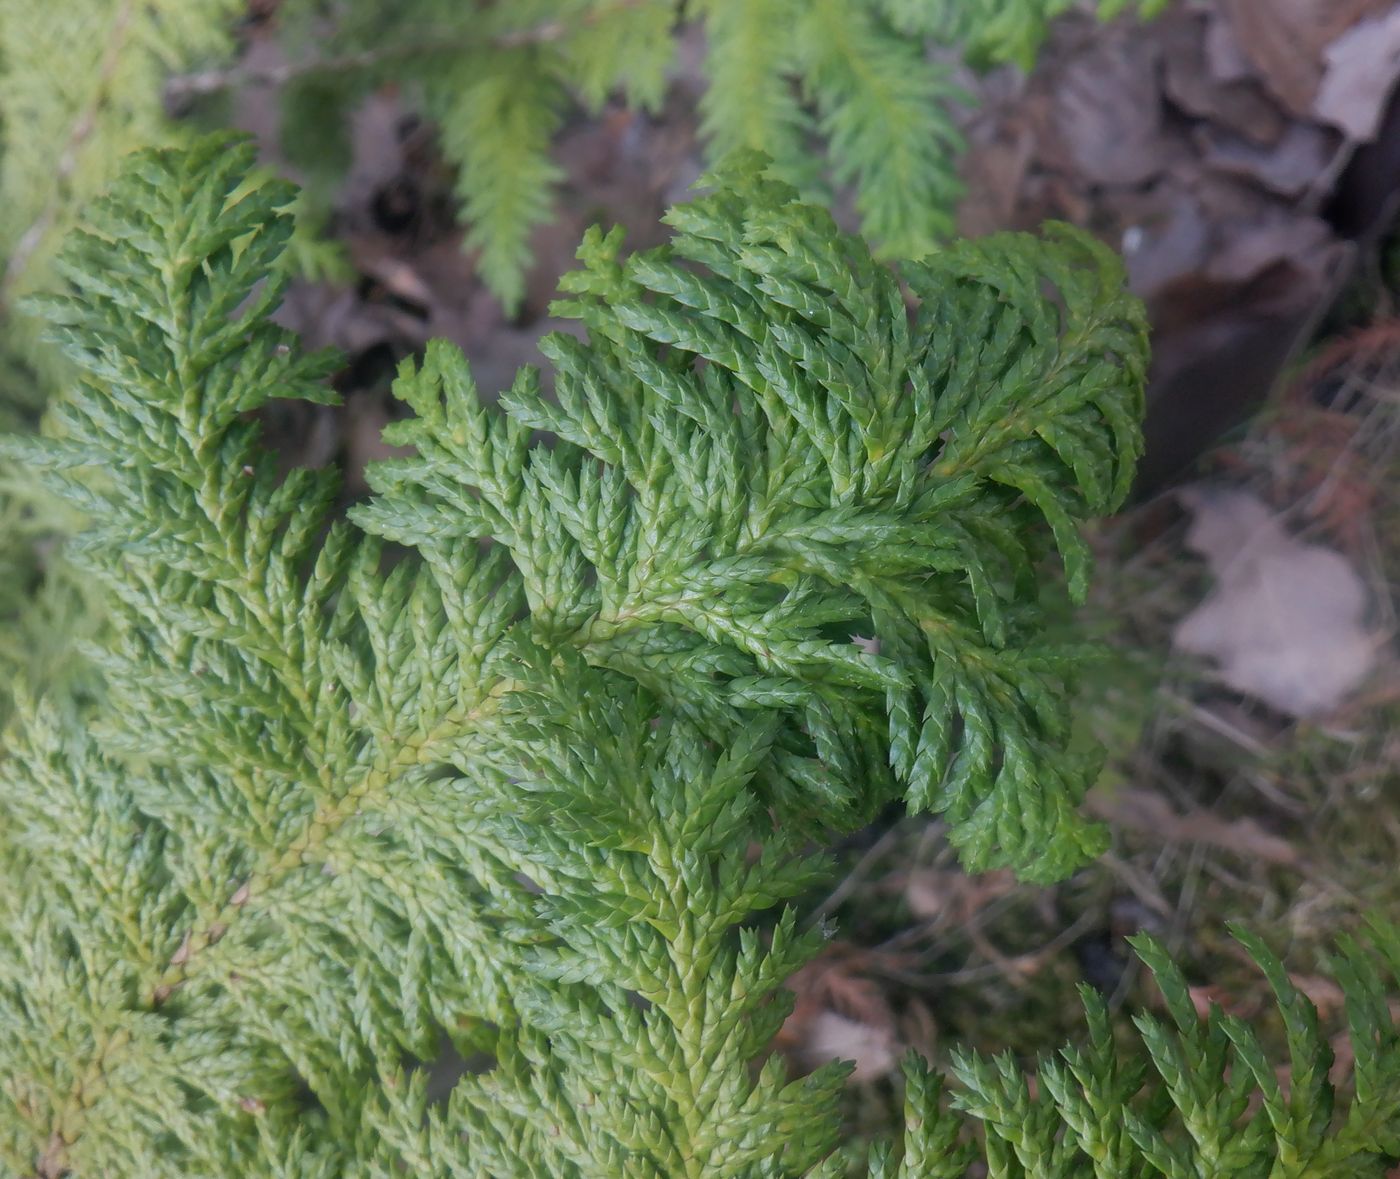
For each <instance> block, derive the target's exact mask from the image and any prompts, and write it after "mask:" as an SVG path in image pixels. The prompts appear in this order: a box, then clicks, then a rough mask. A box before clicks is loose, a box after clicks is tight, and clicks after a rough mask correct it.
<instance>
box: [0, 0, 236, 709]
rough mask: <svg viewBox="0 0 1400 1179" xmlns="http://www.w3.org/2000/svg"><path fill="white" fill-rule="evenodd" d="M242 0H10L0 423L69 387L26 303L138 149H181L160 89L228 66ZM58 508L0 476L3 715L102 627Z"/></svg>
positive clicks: (72, 668)
mask: <svg viewBox="0 0 1400 1179" xmlns="http://www.w3.org/2000/svg"><path fill="white" fill-rule="evenodd" d="M237 9H238V4H237V2H236V0H141V2H139V3H138V2H137V0H62V2H61V3H44V2H41V0H0V429H5V430H13V429H17V428H20V427H28V426H32V425H33V424H34V422H35V421H36V419H37V417H38V414H39V412H40V410H41V409H42V408H43V406H44V404H45V402H46V401H47V400H48V398H49V395H50V393H51V391H52V390H53V389H54V388H55V387H56V386H57V384H58V383H59V381H60V379H61V378H60V374H61V365H59V364H58V363H56V360H57V358H56V357H55V356H54V354H53V353H52V351H51V350H46V349H43V348H41V347H40V346H39V342H38V331H37V327H36V325H35V323H34V322H33V321H32V320H31V319H30V318H29V317H28V316H25V315H22V314H19V313H17V310H16V307H15V302H16V300H17V299H18V298H19V297H21V296H22V295H24V294H25V293H26V292H28V291H31V290H35V289H39V288H41V287H42V286H43V285H44V284H45V283H46V282H48V281H50V279H51V273H50V270H49V266H50V262H51V260H52V256H53V254H54V251H55V250H56V248H57V246H58V243H59V242H60V241H62V239H63V236H64V234H66V233H67V231H68V229H69V228H70V227H71V225H72V222H73V218H74V216H75V214H76V212H77V210H78V209H79V208H80V207H81V206H82V205H84V204H85V203H86V202H87V201H89V200H91V199H92V198H93V197H94V196H96V195H97V194H98V193H99V192H101V191H102V189H103V188H105V187H106V185H107V184H108V183H110V181H111V180H112V178H113V177H114V176H115V174H116V172H117V170H118V167H119V162H120V161H121V160H122V159H123V158H124V157H125V156H126V155H127V154H128V153H129V152H131V151H132V150H134V149H136V148H140V147H147V146H150V145H155V144H164V143H170V142H173V141H175V139H176V138H177V137H178V129H177V128H176V127H175V126H174V125H172V124H171V123H170V121H169V120H168V119H167V118H166V116H165V111H164V109H163V107H162V102H161V88H162V85H163V83H164V81H165V78H166V76H167V75H168V74H169V73H170V72H172V71H175V70H182V69H188V68H191V67H192V66H194V65H197V64H199V63H201V62H206V61H209V60H218V59H220V58H222V57H223V56H224V55H225V54H226V53H227V51H228V48H229V37H228V31H229V25H230V23H231V21H232V17H233V14H234V12H235V11H236V10H237ZM54 515H55V509H54V507H53V506H52V505H51V504H49V503H46V502H45V501H44V499H43V497H42V496H39V495H38V494H37V493H36V491H35V489H34V488H33V486H32V485H31V484H30V482H29V481H27V480H26V479H24V478H23V477H22V476H21V475H20V474H19V473H18V472H16V471H14V470H12V469H10V468H8V467H3V468H0V622H2V623H3V626H4V632H5V633H4V636H3V639H0V717H4V716H7V715H8V712H9V708H10V703H11V701H10V695H11V693H12V692H13V691H14V688H15V686H16V683H17V682H24V683H27V684H29V685H30V686H31V687H34V688H38V687H40V686H42V685H44V684H48V683H52V682H55V681H57V680H61V679H63V678H64V677H67V676H70V675H74V674H79V670H78V661H77V660H76V659H75V658H74V657H73V653H72V645H73V642H74V640H76V639H78V638H80V637H81V636H82V635H83V634H85V633H87V632H88V631H90V630H91V629H92V628H93V627H94V626H95V625H96V619H97V617H98V616H97V615H95V614H93V613H92V612H91V611H90V610H89V609H87V607H88V605H89V604H90V603H88V602H87V597H88V595H87V594H86V593H85V592H84V589H83V588H82V587H81V586H79V585H78V584H77V583H76V582H75V581H74V580H73V579H72V578H70V577H69V576H68V575H67V573H66V571H65V570H64V567H63V564H62V560H61V558H60V556H59V554H58V553H57V551H56V550H54V549H52V548H51V547H50V546H48V545H47V544H46V548H48V551H44V552H40V551H38V550H37V549H36V545H39V544H41V543H45V538H46V537H51V536H53V534H54V533H55V532H56V531H57V529H55V528H54V527H53V524H54V521H53V516H54Z"/></svg>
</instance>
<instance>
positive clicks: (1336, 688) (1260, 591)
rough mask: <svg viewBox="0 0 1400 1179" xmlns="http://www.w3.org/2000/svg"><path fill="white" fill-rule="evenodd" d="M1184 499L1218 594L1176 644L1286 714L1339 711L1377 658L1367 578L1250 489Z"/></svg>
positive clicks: (1194, 491) (1189, 620) (1206, 490)
mask: <svg viewBox="0 0 1400 1179" xmlns="http://www.w3.org/2000/svg"><path fill="white" fill-rule="evenodd" d="M1181 499H1182V502H1183V503H1184V504H1185V506H1186V507H1187V508H1188V509H1189V510H1190V511H1191V512H1192V514H1193V516H1194V520H1193V523H1192V526H1191V529H1190V532H1189V533H1188V534H1187V538H1186V543H1187V546H1188V547H1189V548H1191V549H1192V550H1194V551H1195V552H1198V553H1200V554H1201V555H1202V556H1204V557H1205V559H1206V561H1207V562H1208V563H1209V565H1210V567H1211V570H1212V572H1213V573H1214V574H1215V577H1216V587H1215V589H1214V590H1213V591H1212V592H1211V594H1210V596H1209V597H1208V598H1207V599H1206V600H1205V601H1204V602H1203V603H1202V604H1201V605H1200V606H1198V607H1197V608H1196V609H1195V610H1193V611H1192V612H1191V613H1190V614H1189V615H1187V616H1186V617H1185V618H1183V619H1182V620H1181V622H1180V623H1179V624H1178V625H1177V628H1176V633H1175V636H1174V641H1175V644H1176V646H1177V647H1178V648H1180V649H1181V650H1183V651H1187V652H1190V653H1191V654H1194V655H1201V656H1205V657H1207V658H1210V659H1214V660H1215V661H1216V662H1218V663H1219V665H1220V674H1221V678H1222V680H1223V681H1224V682H1225V683H1226V684H1228V685H1229V686H1230V687H1232V688H1234V689H1235V690H1236V691H1239V692H1243V693H1245V694H1246V695H1249V696H1254V697H1256V698H1257V699H1259V700H1262V701H1264V702H1265V703H1266V704H1269V705H1271V706H1272V707H1274V708H1276V709H1278V710H1279V711H1280V712H1285V713H1288V714H1290V715H1293V716H1300V717H1301V716H1315V715H1318V714H1320V713H1325V712H1327V711H1329V710H1331V709H1333V708H1335V707H1336V706H1337V705H1338V704H1340V703H1341V702H1342V700H1343V699H1345V697H1346V696H1347V695H1348V693H1350V692H1351V691H1352V690H1353V689H1355V688H1356V687H1357V686H1358V685H1359V684H1360V683H1361V682H1362V680H1364V679H1365V678H1366V676H1367V674H1368V673H1369V672H1370V670H1371V668H1372V666H1373V665H1374V663H1375V658H1376V641H1375V639H1374V638H1373V636H1372V635H1371V634H1370V633H1369V632H1368V631H1367V629H1366V626H1365V622H1364V620H1365V613H1366V606H1367V595H1366V589H1365V586H1364V585H1363V583H1362V581H1361V578H1360V576H1359V575H1358V574H1357V572H1356V571H1355V570H1354V569H1353V568H1352V567H1351V565H1350V564H1348V562H1347V561H1346V560H1345V558H1343V557H1342V556H1341V555H1340V554H1339V553H1336V552H1333V551H1332V550H1331V549H1327V548H1323V547H1322V546H1320V545H1315V544H1305V543H1303V542H1302V541H1299V540H1297V539H1296V538H1294V537H1292V536H1290V535H1289V533H1288V532H1287V530H1286V529H1285V528H1284V526H1283V524H1282V522H1281V521H1280V520H1279V519H1278V517H1277V516H1275V515H1274V513H1273V512H1272V511H1271V510H1270V509H1269V507H1268V505H1267V504H1265V503H1264V502H1263V501H1262V500H1260V499H1259V498H1258V497H1257V496H1255V495H1253V494H1252V493H1250V492H1246V491H1240V490H1233V489H1225V488H1218V487H1203V486H1197V487H1192V488H1188V489H1186V490H1184V491H1183V492H1182V493H1181Z"/></svg>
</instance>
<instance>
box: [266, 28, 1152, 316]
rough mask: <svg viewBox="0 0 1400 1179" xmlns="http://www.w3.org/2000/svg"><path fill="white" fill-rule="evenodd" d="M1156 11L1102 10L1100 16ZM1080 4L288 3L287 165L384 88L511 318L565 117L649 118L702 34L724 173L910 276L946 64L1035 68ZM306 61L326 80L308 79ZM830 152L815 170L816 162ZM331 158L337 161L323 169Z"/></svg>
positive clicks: (939, 206)
mask: <svg viewBox="0 0 1400 1179" xmlns="http://www.w3.org/2000/svg"><path fill="white" fill-rule="evenodd" d="M1130 4H1132V6H1133V7H1135V8H1138V9H1140V10H1141V11H1143V12H1147V13H1150V12H1151V11H1153V10H1155V9H1158V8H1160V7H1161V6H1162V4H1161V0H1135V2H1134V0H1101V2H1100V3H1099V4H1098V6H1097V7H1098V10H1099V12H1100V13H1101V14H1102V15H1104V16H1108V15H1111V14H1113V13H1115V12H1117V11H1119V10H1122V9H1123V8H1126V7H1129V5H1130ZM1072 5H1073V0H975V2H971V3H970V2H968V0H695V2H694V3H690V4H678V3H677V2H676V0H512V3H509V4H498V3H494V2H492V0H469V2H460V3H458V2H454V3H443V0H397V2H396V3H394V4H381V3H378V2H376V0H352V2H351V3H348V4H337V5H328V4H325V3H324V2H323V0H283V3H282V5H281V13H280V16H279V19H280V21H281V22H282V25H283V27H284V29H285V31H286V32H285V41H286V44H287V45H288V46H289V47H290V49H289V54H290V56H291V58H292V59H293V60H295V61H298V62H306V61H307V60H308V59H309V60H310V65H309V66H304V67H302V68H300V69H299V70H298V75H297V77H296V78H295V79H294V80H293V83H292V85H291V86H289V87H288V90H287V99H288V112H289V116H288V119H287V125H288V126H289V127H290V128H292V129H293V131H294V134H292V135H291V136H289V137H288V147H289V149H290V150H291V151H292V152H293V153H294V154H295V155H296V156H297V158H298V159H299V160H300V161H301V162H302V163H303V164H306V165H310V166H319V167H321V168H325V167H326V166H327V165H328V164H331V163H334V162H335V161H336V160H337V159H338V158H343V156H344V154H345V149H344V147H343V145H342V146H340V147H335V146H334V145H335V143H336V139H335V136H334V135H332V134H328V130H329V125H330V124H332V123H333V122H334V118H333V116H332V115H331V114H330V112H332V111H334V110H335V109H336V108H337V106H339V108H340V109H341V110H342V112H343V111H344V110H345V109H347V108H348V106H349V105H350V104H351V103H353V102H354V101H355V100H356V99H357V98H358V97H359V96H360V95H363V94H364V93H366V92H367V90H368V89H369V88H370V87H372V86H374V85H378V84H382V83H383V82H385V81H394V82H396V83H403V84H404V94H405V96H406V97H407V98H408V100H409V101H410V102H413V101H417V102H418V103H419V104H420V105H421V109H423V110H424V111H426V112H427V113H428V114H429V115H431V116H432V117H433V119H434V120H435V121H436V122H437V124H438V126H439V127H440V128H441V131H442V144H443V148H444V150H445V153H446V155H447V156H448V158H449V159H450V160H451V161H452V162H453V163H456V164H458V165H459V167H460V172H459V179H458V185H457V192H458V196H459V197H460V199H461V202H462V212H463V220H464V222H465V223H466V224H467V226H468V227H469V229H468V235H467V245H468V246H469V247H471V248H474V249H476V250H479V251H480V254H479V258H480V267H481V273H482V275H483V276H484V278H485V279H486V282H487V283H488V285H489V286H490V287H491V289H492V290H493V291H494V292H495V293H496V294H497V295H499V296H500V298H501V299H502V301H503V302H504V303H505V304H506V305H507V306H511V307H513V306H515V305H516V304H517V303H518V302H519V300H520V297H521V295H522V292H523V289H524V284H523V277H524V271H525V268H526V266H527V264H528V262H529V259H530V247H529V243H530V233H531V231H532V229H533V228H534V227H535V226H536V225H538V224H539V223H540V222H542V221H545V220H547V219H548V215H549V208H550V205H551V202H552V189H553V186H554V185H555V184H556V183H557V182H558V181H559V179H560V172H559V169H558V168H557V167H555V165H554V164H553V162H552V160H551V158H550V148H551V142H552V139H553V136H554V133H555V131H556V130H557V129H558V127H559V126H560V124H561V122H562V120H563V118H564V116H565V114H566V112H567V111H568V110H569V108H570V103H571V101H572V100H577V101H578V102H580V103H581V104H582V105H583V107H584V108H585V109H587V110H590V111H594V112H596V111H597V110H599V109H600V108H601V107H602V106H603V105H604V104H605V103H606V102H607V101H609V100H610V99H612V98H613V97H615V96H620V97H621V98H622V99H623V100H624V101H625V102H627V103H628V104H629V105H631V106H634V107H637V108H640V109H642V110H656V109H658V108H659V107H660V106H661V104H662V101H663V99H664V97H665V94H666V87H667V75H668V71H669V70H670V68H671V65H672V60H673V58H674V57H675V55H676V49H677V43H678V40H677V35H678V33H680V32H682V31H683V30H684V29H685V28H687V27H693V26H694V25H698V26H699V27H700V29H701V30H702V31H703V34H704V46H705V49H704V54H705V56H704V67H703V68H704V74H705V81H706V83H707V87H706V90H705V93H704V96H703V98H702V100H701V107H702V109H701V114H702V128H701V129H702V132H703V134H704V136H705V139H706V141H707V146H708V149H709V156H710V158H711V159H712V160H718V159H721V158H723V157H724V156H726V155H727V154H728V153H730V152H731V151H734V150H736V149H740V148H748V149H750V150H758V151H762V152H764V153H765V154H767V155H768V156H770V157H772V159H773V160H774V161H775V163H776V165H777V169H778V172H779V174H781V175H782V176H784V177H786V178H787V179H789V180H791V181H793V182H794V183H797V184H798V185H800V186H801V187H803V189H804V190H807V191H811V192H819V191H821V186H822V184H823V183H824V181H825V179H826V177H825V175H824V174H825V173H829V174H830V177H831V178H833V179H834V180H836V181H837V182H838V183H841V184H847V183H849V184H851V185H852V186H853V187H854V190H855V193H856V206H857V211H858V212H859V214H860V217H861V225H862V231H863V232H864V233H865V234H866V235H867V236H869V237H870V238H871V239H872V240H874V241H875V242H876V244H877V246H878V247H879V248H880V250H881V251H882V253H883V254H884V255H886V256H888V257H892V258H917V257H921V256H923V255H924V254H926V253H927V252H928V251H929V250H930V249H932V248H933V247H934V246H935V245H936V244H937V243H939V242H941V241H942V240H944V239H945V238H946V237H947V236H948V234H949V232H950V230H951V228H952V213H953V206H954V203H955V200H956V196H957V192H958V182H957V156H958V149H959V145H960V136H959V134H958V131H957V129H956V125H955V120H954V116H953V111H952V107H953V106H954V105H955V104H957V103H958V102H961V101H964V97H963V95H962V94H961V92H960V90H959V88H958V87H957V85H956V84H955V82H954V80H953V76H952V72H951V70H950V69H949V68H948V67H947V66H946V65H945V64H938V63H937V62H936V61H935V60H933V58H932V57H931V51H933V50H934V49H940V50H942V51H943V53H942V55H941V56H942V57H943V58H945V59H946V58H947V57H948V56H949V55H950V54H954V55H955V54H957V53H959V52H966V54H967V55H968V56H969V57H970V58H971V59H972V60H973V61H974V62H976V63H978V64H982V65H987V64H993V63H997V62H1005V61H1015V62H1018V63H1019V64H1021V65H1023V66H1026V67H1029V65H1030V63H1031V61H1032V60H1033V58H1034V56H1035V52H1036V50H1037V49H1038V47H1039V46H1040V43H1041V41H1042V40H1043V39H1044V37H1045V34H1046V29H1047V25H1048V23H1049V21H1050V19H1051V18H1052V17H1054V16H1056V15H1059V14H1061V13H1063V12H1065V11H1067V10H1068V9H1069V8H1070V7H1072ZM318 58H319V62H320V64H319V65H318ZM818 144H822V145H824V147H825V155H826V157H827V158H826V160H823V158H822V152H821V151H820V150H817V151H814V150H813V148H814V146H816V145H818ZM328 149H330V150H328Z"/></svg>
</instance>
